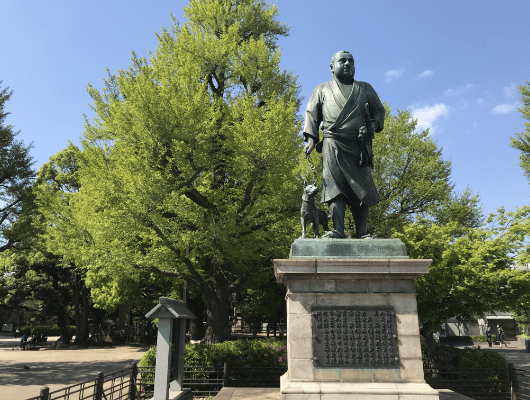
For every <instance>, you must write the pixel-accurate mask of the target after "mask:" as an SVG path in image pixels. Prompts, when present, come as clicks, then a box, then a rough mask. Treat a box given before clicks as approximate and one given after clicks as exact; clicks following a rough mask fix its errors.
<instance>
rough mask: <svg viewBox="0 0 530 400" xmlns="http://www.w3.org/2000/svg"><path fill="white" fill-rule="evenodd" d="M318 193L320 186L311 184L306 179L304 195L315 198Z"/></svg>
mask: <svg viewBox="0 0 530 400" xmlns="http://www.w3.org/2000/svg"><path fill="white" fill-rule="evenodd" d="M317 193H318V187H317V186H315V185H310V184H309V183H308V182H307V181H304V195H305V197H307V198H308V199H314V198H315V196H316V195H317Z"/></svg>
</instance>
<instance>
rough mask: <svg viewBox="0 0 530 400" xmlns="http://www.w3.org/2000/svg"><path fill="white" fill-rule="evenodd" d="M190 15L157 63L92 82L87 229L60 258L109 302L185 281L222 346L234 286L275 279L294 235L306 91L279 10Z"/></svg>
mask: <svg viewBox="0 0 530 400" xmlns="http://www.w3.org/2000/svg"><path fill="white" fill-rule="evenodd" d="M185 15H186V17H187V18H188V20H189V21H188V22H187V23H186V24H184V25H183V26H180V25H179V24H178V23H175V25H174V26H173V27H172V28H171V29H169V30H165V29H164V30H162V32H161V34H160V35H159V36H158V39H159V46H158V48H157V50H156V51H155V52H154V54H152V56H151V58H150V59H149V61H147V60H145V59H141V58H137V57H136V56H133V59H132V62H133V64H132V66H131V67H130V68H129V70H127V71H119V72H118V73H117V74H115V75H112V74H109V77H108V79H107V80H106V81H105V87H104V89H103V90H102V91H101V92H100V91H98V90H96V89H95V88H93V87H89V93H90V95H91V96H92V98H93V99H94V105H93V108H94V110H95V112H96V114H97V117H96V118H95V119H94V121H91V122H89V121H87V123H86V131H85V134H84V139H83V141H82V146H83V149H82V152H80V153H79V155H78V162H79V170H78V179H79V182H80V190H79V192H78V193H76V194H75V195H74V196H71V197H70V198H69V200H68V213H70V214H69V215H70V217H69V220H71V221H75V224H73V225H74V226H75V229H78V233H79V234H78V235H76V236H77V239H76V240H77V243H76V245H75V246H72V243H71V242H68V243H67V240H66V237H67V236H68V235H62V237H63V240H62V243H63V244H64V245H65V246H64V248H63V249H62V250H61V252H62V253H63V254H66V255H68V257H69V258H71V259H72V260H75V263H76V264H77V265H82V266H84V267H85V268H86V269H87V272H86V281H87V284H88V285H89V286H90V287H91V288H92V296H93V299H94V301H95V302H96V304H97V305H98V306H100V307H107V308H108V307H113V306H115V305H116V304H118V303H120V302H125V301H128V300H130V299H134V298H135V297H136V296H137V294H138V292H139V291H140V285H141V283H142V282H143V281H144V277H145V276H146V275H147V276H152V277H153V279H160V277H162V278H164V277H169V278H173V279H174V278H182V279H186V280H187V281H188V282H189V285H190V289H191V290H192V291H195V292H198V293H201V294H202V295H203V297H204V298H205V300H206V301H207V303H208V313H209V314H208V315H209V326H210V327H212V328H211V329H212V330H211V332H210V333H209V335H210V336H209V338H210V340H211V341H219V340H224V339H226V338H227V337H228V335H229V331H228V318H227V312H228V310H227V307H228V306H227V304H228V300H229V299H230V297H231V296H232V294H233V293H234V292H235V291H237V290H238V288H239V287H240V286H241V285H242V284H243V283H245V282H246V281H247V280H248V279H249V278H250V277H252V278H253V279H255V278H256V276H261V277H262V278H263V279H265V280H268V279H269V278H270V276H271V260H272V258H273V257H282V256H285V255H286V254H287V250H288V246H289V243H291V242H292V240H293V239H294V237H295V236H294V235H295V232H294V230H293V228H294V226H295V224H294V223H293V217H294V218H295V217H296V212H297V210H298V207H299V200H298V199H299V196H300V192H301V187H302V183H301V182H300V180H299V179H298V178H297V171H298V170H299V167H298V165H299V158H300V157H299V153H300V150H299V148H300V138H299V137H298V132H299V128H300V126H299V121H298V119H297V114H296V113H297V110H298V106H299V98H298V87H297V85H296V80H295V77H294V76H293V75H292V74H291V73H289V72H286V71H282V70H281V69H280V67H279V61H280V53H279V50H278V49H277V46H276V38H277V36H278V35H285V34H286V33H287V28H286V27H285V26H284V25H282V24H280V23H278V22H277V21H276V19H275V17H276V16H277V9H276V7H275V6H270V5H267V4H265V3H263V2H259V1H250V0H241V1H219V0H216V1H213V0H212V1H200V2H199V1H191V2H190V4H189V6H188V7H187V8H186V9H185ZM61 214H62V213H61ZM58 242H61V241H58ZM152 274H154V275H152ZM155 275H159V277H158V278H155V277H154V276H155ZM225 319H226V322H224V320H225Z"/></svg>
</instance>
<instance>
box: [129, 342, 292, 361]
mask: <svg viewBox="0 0 530 400" xmlns="http://www.w3.org/2000/svg"><path fill="white" fill-rule="evenodd" d="M184 354H185V355H184V365H186V366H195V367H198V366H216V367H220V366H222V365H223V364H224V363H225V362H228V363H229V364H230V365H233V366H239V367H287V345H286V342H285V340H269V339H253V340H233V341H226V342H224V343H216V344H191V343H187V344H186V349H185V353H184ZM155 360H156V348H152V349H149V350H148V351H147V352H145V354H144V355H143V357H142V360H141V361H140V363H139V364H138V366H154V365H155Z"/></svg>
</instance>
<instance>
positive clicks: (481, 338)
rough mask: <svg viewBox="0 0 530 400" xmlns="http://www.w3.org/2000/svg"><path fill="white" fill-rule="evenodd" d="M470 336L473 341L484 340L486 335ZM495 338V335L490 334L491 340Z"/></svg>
mask: <svg viewBox="0 0 530 400" xmlns="http://www.w3.org/2000/svg"><path fill="white" fill-rule="evenodd" d="M470 337H471V340H473V341H474V342H486V341H487V340H486V335H476V336H470ZM495 339H496V336H495V335H493V334H492V335H491V340H492V341H493V342H494V341H495Z"/></svg>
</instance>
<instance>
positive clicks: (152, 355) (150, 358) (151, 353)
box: [138, 347, 156, 367]
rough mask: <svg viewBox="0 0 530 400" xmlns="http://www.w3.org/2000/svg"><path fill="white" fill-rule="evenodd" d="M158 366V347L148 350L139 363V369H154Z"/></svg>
mask: <svg viewBox="0 0 530 400" xmlns="http://www.w3.org/2000/svg"><path fill="white" fill-rule="evenodd" d="M155 364H156V347H152V348H150V349H149V350H147V351H146V352H145V353H144V355H143V356H142V359H141V360H140V362H139V363H138V366H139V367H154V366H155Z"/></svg>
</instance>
